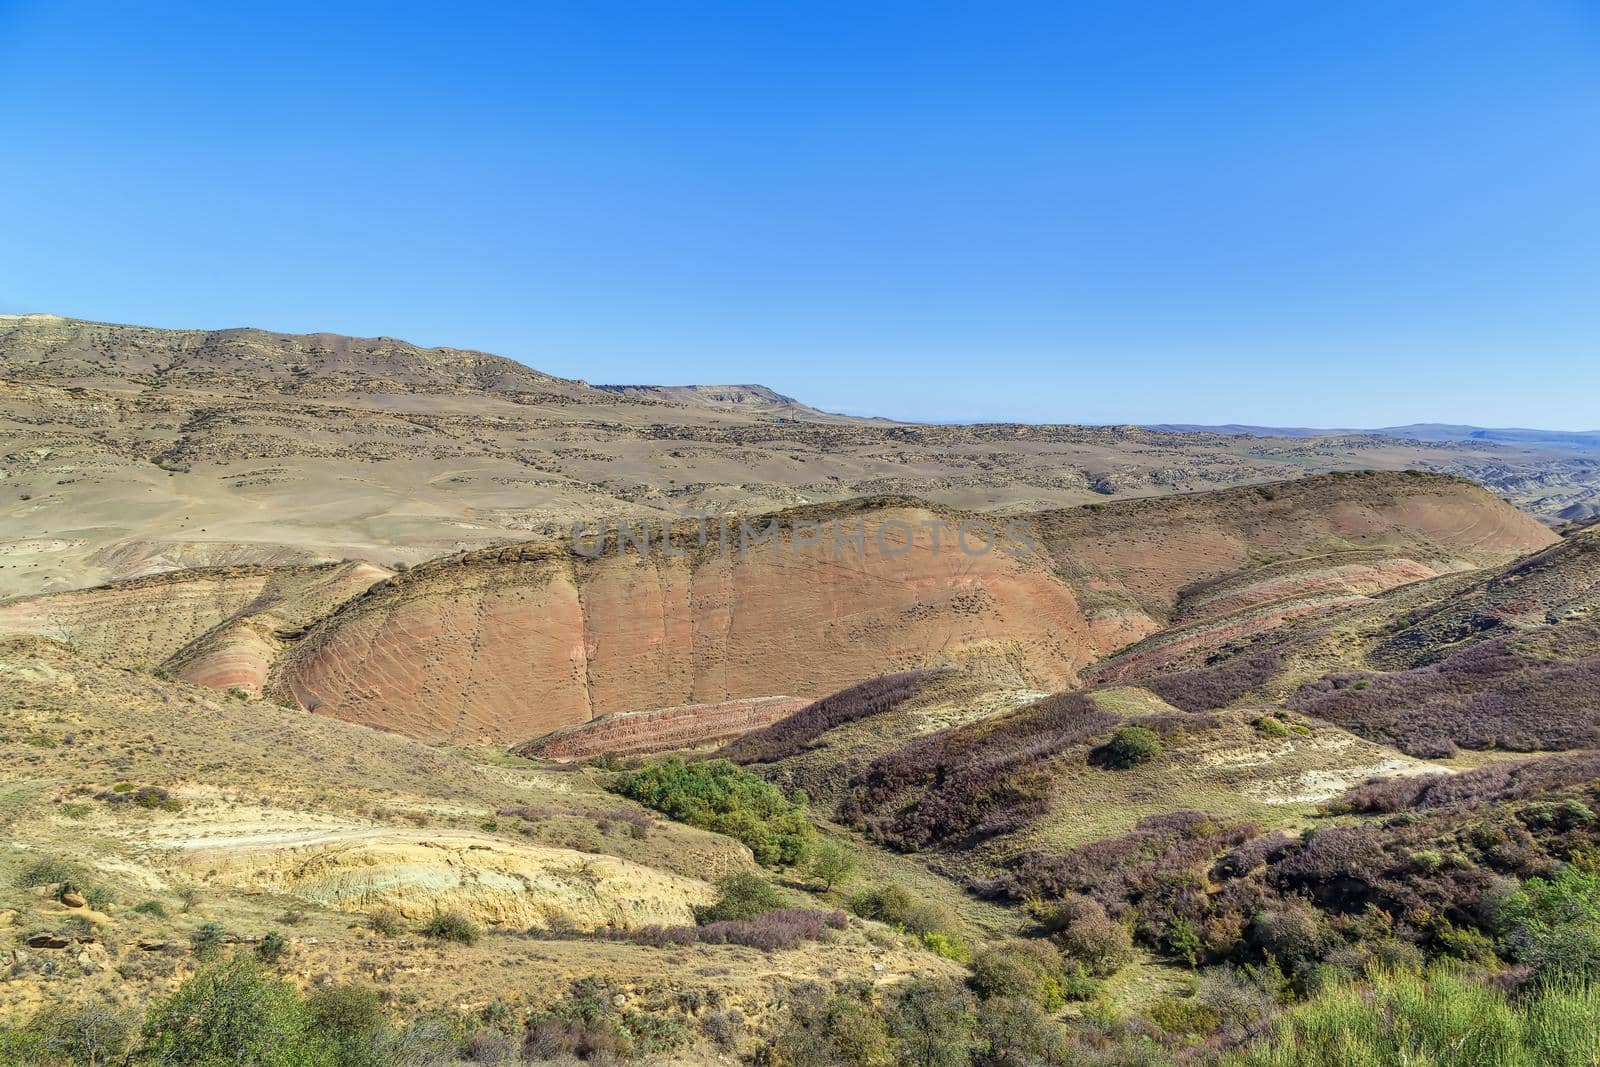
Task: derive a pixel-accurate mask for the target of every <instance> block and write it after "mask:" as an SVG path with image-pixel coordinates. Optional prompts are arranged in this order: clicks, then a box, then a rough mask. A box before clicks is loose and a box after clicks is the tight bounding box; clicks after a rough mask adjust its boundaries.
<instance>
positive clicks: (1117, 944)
mask: <svg viewBox="0 0 1600 1067" xmlns="http://www.w3.org/2000/svg"><path fill="white" fill-rule="evenodd" d="M1039 921H1040V924H1041V925H1042V926H1043V927H1044V929H1045V931H1046V932H1047V933H1050V934H1051V935H1053V936H1054V937H1055V939H1056V943H1057V944H1059V945H1060V946H1061V949H1062V951H1063V952H1065V953H1066V954H1067V956H1068V958H1070V959H1072V960H1074V961H1075V962H1077V963H1079V964H1081V965H1082V967H1083V969H1084V970H1085V971H1087V972H1088V973H1089V974H1090V975H1092V976H1095V977H1099V978H1104V977H1107V976H1109V975H1113V974H1115V973H1117V971H1119V970H1121V969H1122V967H1123V966H1124V965H1126V964H1127V963H1129V962H1131V961H1132V960H1133V955H1134V953H1133V935H1132V934H1130V933H1129V932H1128V928H1127V927H1126V926H1124V925H1122V924H1121V923H1119V922H1117V921H1116V920H1115V919H1113V918H1111V916H1109V915H1107V914H1106V909H1105V907H1104V906H1103V905H1102V904H1101V903H1100V902H1099V901H1098V900H1095V899H1093V898H1092V897H1086V896H1080V895H1078V894H1076V893H1073V894H1069V895H1067V896H1065V897H1063V898H1062V899H1061V900H1059V901H1057V902H1056V903H1055V904H1054V905H1052V906H1050V907H1048V908H1046V909H1044V910H1043V912H1042V913H1041V914H1040V916H1039Z"/></svg>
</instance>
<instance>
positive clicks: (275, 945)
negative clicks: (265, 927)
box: [256, 930, 289, 963]
mask: <svg viewBox="0 0 1600 1067" xmlns="http://www.w3.org/2000/svg"><path fill="white" fill-rule="evenodd" d="M288 951H289V943H288V942H287V941H285V940H284V939H283V935H282V934H280V933H278V932H277V931H276V930H269V931H267V932H266V933H265V934H263V935H262V936H261V940H260V941H257V942H256V959H258V960H260V961H261V962H262V963H277V962H278V961H279V960H281V959H283V957H284V955H285V954H286V953H287V952H288Z"/></svg>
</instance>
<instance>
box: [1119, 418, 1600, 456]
mask: <svg viewBox="0 0 1600 1067" xmlns="http://www.w3.org/2000/svg"><path fill="white" fill-rule="evenodd" d="M1144 428H1145V429H1147V430H1156V431H1159V432H1162V433H1223V434H1236V435H1246V434H1248V435H1250V436H1252V437H1332V436H1348V435H1353V434H1362V435H1364V434H1378V435H1381V436H1384V437H1399V438H1402V439H1404V440H1408V441H1432V442H1438V441H1490V442H1494V443H1496V444H1510V445H1537V446H1539V447H1542V448H1556V449H1561V450H1563V451H1570V452H1600V430H1530V429H1523V428H1518V427H1489V426H1467V425H1458V424H1455V423H1443V422H1414V423H1409V424H1407V425H1405V426H1379V427H1375V428H1371V429H1360V428H1354V427H1325V428H1316V427H1310V426H1251V425H1248V424H1245V423H1237V422H1230V423H1225V424H1223V425H1220V426H1208V425H1205V424H1204V423H1195V422H1163V423H1156V424H1154V425H1147V426H1145V427H1144Z"/></svg>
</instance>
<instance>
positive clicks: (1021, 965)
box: [972, 940, 1066, 1011]
mask: <svg viewBox="0 0 1600 1067" xmlns="http://www.w3.org/2000/svg"><path fill="white" fill-rule="evenodd" d="M1065 973H1066V961H1065V960H1063V959H1062V958H1061V950H1060V949H1058V948H1056V947H1055V946H1054V945H1052V944H1050V943H1049V942H1048V941H1023V940H1012V941H1005V942H1001V943H999V944H995V945H988V946H985V947H984V948H983V949H981V950H979V952H978V953H977V955H976V956H974V957H973V960H972V988H973V989H974V990H975V991H976V992H977V994H978V996H980V997H983V998H984V999H985V1000H987V999H990V998H992V997H1026V998H1028V999H1029V1000H1031V1001H1033V1002H1034V1003H1036V1004H1038V1005H1039V1006H1040V1007H1042V1008H1044V1009H1045V1010H1046V1011H1055V1010H1056V1009H1058V1008H1060V1007H1061V1005H1062V1003H1063V1002H1065V1000H1066V993H1065V987H1064V985H1063V983H1062V977H1063V976H1064V975H1065Z"/></svg>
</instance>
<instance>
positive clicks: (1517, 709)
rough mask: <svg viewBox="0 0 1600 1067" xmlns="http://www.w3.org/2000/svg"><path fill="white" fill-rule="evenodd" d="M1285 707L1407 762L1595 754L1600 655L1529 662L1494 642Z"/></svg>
mask: <svg viewBox="0 0 1600 1067" xmlns="http://www.w3.org/2000/svg"><path fill="white" fill-rule="evenodd" d="M1289 706H1290V707H1292V708H1294V709H1295V710H1297V711H1302V712H1304V713H1306V714H1308V715H1314V716H1316V717H1317V718H1319V719H1326V720H1327V721H1329V722H1332V723H1336V724H1338V725H1340V726H1343V727H1345V728H1346V729H1348V730H1351V731H1353V732H1355V733H1358V734H1360V735H1361V736H1363V737H1366V738H1369V739H1371V740H1375V741H1382V742H1387V743H1390V744H1393V745H1395V746H1396V747H1397V748H1399V749H1400V750H1401V751H1403V752H1406V753H1407V754H1409V755H1412V756H1419V757H1422V758H1435V757H1442V756H1450V755H1453V754H1454V753H1455V751H1456V749H1457V747H1458V746H1459V747H1461V748H1470V749H1489V748H1500V749H1509V750H1511V751H1515V752H1532V751H1537V750H1540V749H1547V750H1561V749H1579V748H1595V747H1600V655H1592V656H1588V657H1584V658H1580V659H1573V660H1550V659H1539V658H1535V657H1533V656H1531V655H1529V654H1527V653H1524V652H1522V651H1519V650H1518V649H1517V648H1516V647H1515V646H1514V645H1513V643H1512V642H1511V641H1510V640H1508V639H1506V638H1500V639H1498V640H1493V641H1485V642H1483V643H1482V644H1479V645H1475V646H1473V647H1471V648H1468V649H1465V650H1463V651H1461V652H1458V653H1456V654H1455V655H1453V656H1451V657H1449V658H1448V659H1445V660H1442V661H1440V662H1439V663H1435V664H1430V665H1429V666H1426V667H1415V668H1413V669H1411V670H1406V671H1397V672H1395V673H1393V674H1380V675H1369V674H1356V673H1343V674H1334V675H1328V676H1327V677H1325V678H1323V679H1322V680H1320V681H1318V682H1314V683H1312V684H1310V685H1307V686H1306V687H1305V688H1303V689H1302V690H1301V691H1300V692H1299V693H1298V694H1296V695H1295V697H1294V699H1293V700H1291V701H1290V704H1289Z"/></svg>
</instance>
